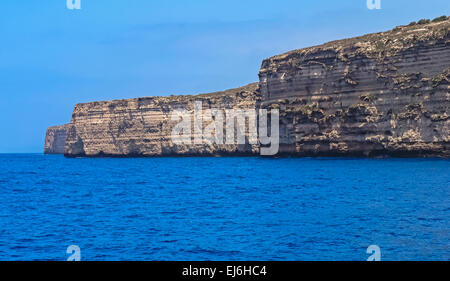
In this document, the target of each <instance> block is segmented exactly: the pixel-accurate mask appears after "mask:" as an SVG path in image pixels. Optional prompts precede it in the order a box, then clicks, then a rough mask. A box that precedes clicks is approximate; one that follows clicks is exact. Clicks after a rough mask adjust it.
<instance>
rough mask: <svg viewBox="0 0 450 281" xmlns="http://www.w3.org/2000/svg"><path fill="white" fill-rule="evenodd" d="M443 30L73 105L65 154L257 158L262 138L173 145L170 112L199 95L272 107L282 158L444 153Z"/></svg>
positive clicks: (405, 33) (408, 30) (385, 36)
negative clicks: (163, 92) (218, 80)
mask: <svg viewBox="0 0 450 281" xmlns="http://www.w3.org/2000/svg"><path fill="white" fill-rule="evenodd" d="M449 27H450V20H449V19H448V18H447V17H441V18H439V19H438V20H436V21H433V22H427V21H420V22H419V24H410V25H408V26H399V27H396V28H394V29H393V30H391V31H387V32H381V33H375V34H369V35H365V36H361V37H355V38H351V39H345V40H338V41H333V42H329V43H326V44H323V45H320V46H315V47H310V48H305V49H300V50H294V51H291V52H288V53H285V54H282V55H278V56H274V57H271V58H268V59H266V60H264V61H263V63H262V66H261V69H260V72H259V80H260V81H259V83H255V84H250V85H248V86H245V87H242V88H237V89H231V90H228V91H224V92H217V93H212V94H203V95H196V96H170V97H146V98H136V99H127V100H116V101H103V102H91V103H83V104H78V105H76V106H75V109H74V111H73V115H72V120H71V123H70V125H69V126H68V127H67V141H66V145H65V155H66V156H69V157H75V156H89V157H97V156H116V157H125V156H170V155H177V156H187V155H205V156H213V155H256V154H258V150H259V149H260V147H259V145H258V144H246V145H242V144H240V145H235V144H204V143H202V144H196V143H195V142H194V143H191V144H176V143H174V142H173V140H172V138H171V132H172V130H173V128H174V126H176V123H177V121H174V120H172V119H171V118H170V116H169V115H170V113H171V112H173V111H174V110H177V109H186V110H187V112H189V113H190V114H192V113H193V111H195V110H194V103H195V101H202V108H203V109H210V108H219V109H224V108H228V109H260V108H262V109H278V110H279V112H280V150H279V153H278V155H290V156H365V157H377V156H401V157H421V156H437V157H450V149H449V148H450V144H449V141H450V137H449V135H450V111H449V105H450V93H449V89H450V83H449V82H450V46H449V44H450V38H449V36H450V35H449ZM203 125H207V124H203ZM192 133H193V136H195V135H196V132H195V130H194V128H192ZM245 133H246V137H248V136H249V134H248V133H249V132H245ZM49 143H51V141H50V140H49ZM46 146H47V144H46ZM50 146H52V145H49V147H50ZM58 151H61V143H60V142H59V145H58Z"/></svg>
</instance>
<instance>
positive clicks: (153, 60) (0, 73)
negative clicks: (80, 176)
mask: <svg viewBox="0 0 450 281" xmlns="http://www.w3.org/2000/svg"><path fill="white" fill-rule="evenodd" d="M81 5H82V9H81V10H68V9H67V8H66V0H46V1H35V0H20V1H19V0H2V1H1V2H0V13H1V16H0V35H1V44H0V95H1V102H0V120H1V122H0V132H2V135H1V136H2V137H1V138H0V153H27V152H39V153H40V152H42V150H43V144H44V136H45V130H46V128H47V127H49V126H53V125H61V124H64V123H68V122H69V121H70V117H71V113H72V110H73V106H74V105H75V104H76V103H79V102H88V101H96V100H111V99H121V98H134V97H140V96H154V95H161V96H165V95H170V94H196V93H206V92H212V91H217V90H224V89H228V88H234V87H238V86H241V85H245V84H248V83H251V82H256V81H257V80H258V70H259V67H260V65H261V61H262V60H263V59H264V58H267V57H270V56H273V55H276V54H279V53H283V52H286V51H289V50H292V49H299V48H303V47H308V46H312V45H317V44H321V43H325V42H327V41H331V40H336V39H342V38H346V37H352V36H358V35H363V34H366V33H371V32H378V31H385V30H389V29H391V28H393V27H394V26H397V25H402V24H408V23H409V22H411V21H417V20H419V19H421V18H431V19H432V18H435V17H438V16H441V15H450V4H449V1H448V0H435V1H418V0H415V1H406V0H396V1H393V0H381V10H369V9H367V7H366V0H347V1H344V0H342V1H335V0H333V1H332V0H329V1H324V0H323V1H317V0H316V1H300V0H292V1H291V0H280V1H273V0H271V1H266V0H258V1H256V0H245V1H242V0H240V1H236V0H227V1H224V0H222V1H216V0H195V1H186V0H170V1H169V0H168V1H152V0H121V1H119V0H116V1H114V0H109V1H107V0H81Z"/></svg>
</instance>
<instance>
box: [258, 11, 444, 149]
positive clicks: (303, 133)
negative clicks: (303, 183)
mask: <svg viewBox="0 0 450 281" xmlns="http://www.w3.org/2000/svg"><path fill="white" fill-rule="evenodd" d="M449 26H450V20H448V19H447V20H444V21H441V22H435V23H429V24H417V25H411V26H400V27H396V28H395V29H394V30H392V31H388V32H382V33H375V34H369V35H365V36H362V37H356V38H351V39H346V40H339V41H333V42H329V43H327V44H324V45H320V46H316V47H311V48H305V49H301V50H295V51H291V52H288V53H285V54H282V55H279V56H275V57H272V58H269V59H266V60H264V61H263V63H262V66H261V70H260V72H259V77H260V90H261V94H262V96H263V103H262V104H261V106H262V107H266V108H279V109H280V114H281V116H280V119H281V124H280V136H281V140H280V143H281V144H280V152H281V153H288V154H290V155H298V156H315V155H327V156H333V155H349V156H351V155H355V156H379V155H387V156H440V157H449V156H450V149H449V148H450V144H449V141H450V134H449V133H450V112H449V105H450V94H449V88H450V86H449V85H450V84H449V82H450V80H449V79H450V45H449V44H450V40H449V39H450V37H449Z"/></svg>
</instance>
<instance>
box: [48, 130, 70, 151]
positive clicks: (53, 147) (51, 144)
mask: <svg viewBox="0 0 450 281" xmlns="http://www.w3.org/2000/svg"><path fill="white" fill-rule="evenodd" d="M68 129H69V125H62V126H54V127H50V128H48V129H47V133H46V134H45V144H44V153H45V154H63V153H64V147H65V145H66V138H67V131H68Z"/></svg>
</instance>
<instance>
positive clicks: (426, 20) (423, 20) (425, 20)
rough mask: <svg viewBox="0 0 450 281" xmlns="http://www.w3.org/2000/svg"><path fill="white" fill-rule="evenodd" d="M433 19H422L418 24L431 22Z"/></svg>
mask: <svg viewBox="0 0 450 281" xmlns="http://www.w3.org/2000/svg"><path fill="white" fill-rule="evenodd" d="M430 22H431V21H430V20H429V19H421V20H419V21H418V22H417V24H427V23H430Z"/></svg>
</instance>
